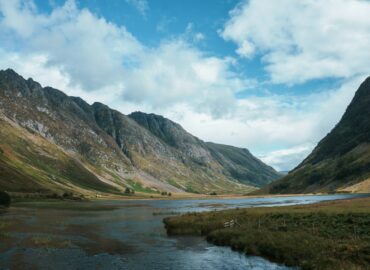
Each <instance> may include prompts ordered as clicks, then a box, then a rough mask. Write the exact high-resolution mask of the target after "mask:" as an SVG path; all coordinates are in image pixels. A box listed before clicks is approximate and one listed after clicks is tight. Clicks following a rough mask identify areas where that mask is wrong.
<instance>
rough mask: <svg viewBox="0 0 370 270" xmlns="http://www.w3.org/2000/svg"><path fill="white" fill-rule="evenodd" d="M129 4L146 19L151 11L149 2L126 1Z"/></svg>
mask: <svg viewBox="0 0 370 270" xmlns="http://www.w3.org/2000/svg"><path fill="white" fill-rule="evenodd" d="M126 2H127V3H129V4H131V5H133V6H134V7H135V8H136V9H137V10H138V11H139V12H140V14H141V15H142V16H144V17H146V14H147V12H148V10H149V4H148V1H147V0H126Z"/></svg>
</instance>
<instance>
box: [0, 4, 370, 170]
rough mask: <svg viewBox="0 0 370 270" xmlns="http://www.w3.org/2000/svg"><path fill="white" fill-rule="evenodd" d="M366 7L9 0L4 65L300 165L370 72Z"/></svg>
mask: <svg viewBox="0 0 370 270" xmlns="http://www.w3.org/2000/svg"><path fill="white" fill-rule="evenodd" d="M369 14H370V1H368V0H301V1H296V0H279V1H275V0H249V1H247V0H202V1H199V0H187V1H182V0H109V1H108V0H106V1H103V0H67V1H64V0H49V1H48V0H0V69H6V68H12V69H14V70H15V71H16V72H18V73H19V74H21V75H22V76H24V77H25V78H28V77H32V78H33V79H34V80H36V81H39V82H40V83H41V84H42V85H43V86H52V87H54V88H58V89H60V90H62V91H64V92H65V93H67V94H68V95H72V96H80V97H82V98H84V99H85V100H86V101H88V102H89V103H93V102H95V101H99V102H103V103H105V104H107V105H109V106H110V107H112V108H114V109H117V110H119V111H121V112H122V113H125V114H127V113H130V112H132V111H138V110H140V111H144V112H153V113H157V114H161V115H164V116H165V117H168V118H170V119H171V120H173V121H175V122H178V123H180V124H181V125H182V126H183V127H184V128H185V129H186V130H187V131H189V132H190V133H192V134H194V135H196V136H197V137H199V138H201V139H203V140H205V141H213V142H217V143H223V144H230V145H234V146H238V147H243V148H248V149H249V150H250V151H251V152H252V153H253V154H254V155H256V156H257V157H259V158H260V159H262V160H263V161H264V162H266V163H267V164H269V165H271V166H273V167H274V168H275V169H277V170H279V171H287V170H291V169H293V168H294V167H295V166H297V165H298V164H299V163H300V162H301V161H302V160H303V159H304V158H305V157H306V156H307V155H308V154H309V153H310V152H311V151H312V149H313V148H314V147H315V145H316V144H317V143H318V142H319V141H320V139H322V138H323V137H324V136H325V135H326V134H327V133H328V132H329V131H330V130H331V129H332V128H333V127H334V126H335V124H336V123H337V122H338V121H339V120H340V118H341V115H342V114H343V113H344V111H345V109H346V107H347V105H348V104H349V102H350V101H351V99H352V98H353V95H354V93H355V91H356V90H357V88H358V86H359V85H360V83H361V82H362V81H363V80H364V79H365V78H366V77H367V76H369V75H370V65H369V63H370V16H369Z"/></svg>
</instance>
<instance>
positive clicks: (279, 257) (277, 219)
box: [164, 199, 370, 269]
mask: <svg viewBox="0 0 370 270" xmlns="http://www.w3.org/2000/svg"><path fill="white" fill-rule="evenodd" d="M230 220H236V221H237V222H236V224H235V225H234V227H232V228H225V222H227V221H230ZM164 223H165V225H166V229H167V232H168V234H170V235H202V236H206V238H207V240H208V241H210V242H212V243H214V244H216V245H225V246H230V247H232V248H233V249H235V250H238V251H242V252H245V253H246V254H249V255H257V256H263V257H266V258H268V259H270V260H272V261H276V262H280V263H284V264H286V265H289V266H299V267H301V268H302V269H335V268H337V269H369V268H370V267H369V265H370V199H355V200H346V201H335V202H327V203H321V204H316V205H307V206H291V207H275V208H248V209H235V210H225V211H219V212H215V211H213V212H207V213H191V214H186V215H182V216H177V217H168V218H166V219H164Z"/></svg>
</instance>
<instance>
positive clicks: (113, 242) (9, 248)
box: [0, 194, 366, 270]
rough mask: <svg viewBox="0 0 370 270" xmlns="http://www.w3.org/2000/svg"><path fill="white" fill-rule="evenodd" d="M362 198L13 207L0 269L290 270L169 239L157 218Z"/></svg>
mask: <svg viewBox="0 0 370 270" xmlns="http://www.w3.org/2000/svg"><path fill="white" fill-rule="evenodd" d="M361 196H366V195H354V194H338V195H322V196H294V197H273V198H248V197H246V198H242V199H206V200H129V201H94V202H79V203H72V202H70V203H64V204H66V205H67V206H66V207H60V206H59V207H55V208H53V207H52V208H50V206H48V207H42V206H43V205H42V204H41V205H39V206H38V207H27V206H25V205H19V206H15V207H11V208H9V209H8V210H5V211H3V212H0V269H57V270H58V269H61V270H62V269H63V270H64V269H109V270H113V269H161V270H162V269H163V270H164V269H176V270H178V269H192V270H193V269H194V270H196V269H212V270H213V269H279V270H280V269H292V268H288V267H285V266H282V265H278V264H275V263H271V262H269V261H267V260H265V259H263V258H260V257H253V256H246V255H245V254H242V253H239V252H235V251H232V250H231V249H230V248H228V247H219V246H214V245H211V244H209V243H207V242H206V241H205V240H204V239H202V238H200V237H168V236H167V234H166V231H165V229H164V226H163V223H162V220H163V218H164V217H166V216H168V215H173V214H179V213H186V212H193V211H212V210H221V209H228V208H236V207H258V206H282V205H295V204H308V203H316V202H320V201H325V200H335V199H347V198H352V197H361ZM56 206H58V204H56ZM81 206H83V207H81Z"/></svg>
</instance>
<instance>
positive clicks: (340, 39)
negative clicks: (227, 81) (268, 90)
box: [220, 0, 370, 84]
mask: <svg viewBox="0 0 370 270" xmlns="http://www.w3.org/2000/svg"><path fill="white" fill-rule="evenodd" d="M369 14H370V2H369V1H363V0H324V1H321V0H320V1H318V0H304V1H296V0H281V1H269V0H250V1H243V2H242V3H241V4H239V5H238V6H237V7H236V8H235V9H234V10H233V11H231V12H230V19H229V21H228V22H227V23H226V25H225V27H224V29H222V30H221V31H220V34H221V36H222V37H223V38H224V39H226V40H231V41H233V42H235V43H236V44H237V46H238V49H237V53H239V54H240V55H241V56H243V57H248V58H250V57H253V56H254V55H256V54H257V55H259V56H262V61H263V62H264V63H265V64H266V66H265V68H266V71H267V72H268V73H269V74H270V75H271V79H272V81H273V82H277V83H288V84H295V83H302V82H306V81H308V80H311V79H320V78H327V77H337V78H351V77H352V76H356V75H363V74H368V73H369V71H370V68H369V65H368V63H369V62H370V54H369V53H367V51H368V49H369V48H370V16H369Z"/></svg>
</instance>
